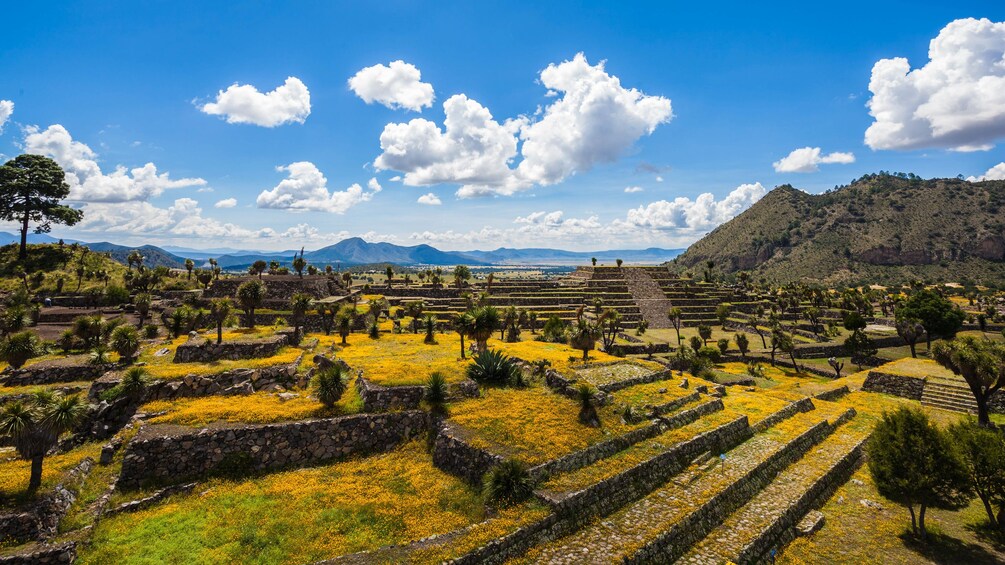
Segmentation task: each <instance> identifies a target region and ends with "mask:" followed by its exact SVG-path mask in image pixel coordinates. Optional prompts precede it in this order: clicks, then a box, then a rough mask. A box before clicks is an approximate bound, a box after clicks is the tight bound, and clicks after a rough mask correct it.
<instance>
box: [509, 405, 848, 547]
mask: <svg viewBox="0 0 1005 565" xmlns="http://www.w3.org/2000/svg"><path fill="white" fill-rule="evenodd" d="M841 417H842V413H841V412H840V411H839V410H835V409H833V408H831V409H826V410H814V411H811V412H806V413H799V414H796V415H794V416H792V417H791V418H788V419H786V420H783V421H781V422H777V423H776V424H775V425H774V426H773V427H772V428H770V429H769V430H767V431H766V432H764V433H760V434H757V435H755V436H753V437H752V438H750V439H749V440H747V441H745V442H743V443H741V444H740V445H739V446H737V447H735V448H733V449H731V450H729V451H728V452H727V454H726V463H725V465H720V464H719V460H718V459H711V460H709V461H707V462H704V463H695V464H692V465H691V466H690V467H688V468H687V469H685V470H684V471H683V472H681V473H679V474H676V476H675V477H674V478H672V480H670V481H668V482H665V483H663V484H662V485H661V486H659V487H658V488H656V489H654V490H652V491H651V492H649V493H648V494H647V495H645V496H644V497H642V498H640V499H638V500H636V501H635V502H633V503H630V504H628V505H625V506H624V507H622V508H620V509H618V510H617V511H615V512H613V513H611V514H610V515H608V516H606V517H603V518H599V519H595V520H594V521H592V522H590V523H588V524H586V525H585V526H584V527H582V528H581V529H579V530H578V531H576V532H574V533H572V534H570V535H567V536H565V537H562V538H559V539H556V540H554V541H551V542H549V543H545V544H543V545H539V546H537V547H535V548H533V549H532V550H531V551H529V552H528V553H527V554H526V555H524V556H523V557H522V558H521V559H520V560H519V562H525V563H541V562H546V563H580V562H587V563H610V562H614V561H622V560H624V561H625V562H646V563H648V562H672V561H674V560H675V559H677V558H679V557H680V556H681V555H682V554H683V553H684V552H685V551H686V550H687V549H689V547H690V546H691V544H692V543H694V542H696V541H698V540H700V539H701V538H703V537H704V536H705V534H706V533H707V532H708V531H710V530H711V529H712V528H714V527H715V526H717V525H718V524H719V523H720V522H721V521H722V520H723V519H725V518H726V517H727V516H728V515H729V514H730V513H731V512H732V511H733V510H735V509H736V508H739V507H740V506H742V505H743V504H745V503H746V502H747V501H748V500H750V498H751V497H753V496H754V495H756V494H757V492H758V491H760V489H761V488H763V487H765V486H766V485H767V484H769V483H770V482H771V480H772V479H773V478H774V477H775V475H777V474H778V472H780V471H781V470H783V469H784V468H785V467H787V466H788V465H789V464H791V463H792V462H793V461H794V460H796V459H798V458H799V457H801V456H802V455H803V454H804V453H806V451H807V450H809V449H810V448H811V447H812V446H813V445H814V444H816V443H818V442H819V441H821V440H822V439H823V438H825V437H826V436H827V435H829V434H830V432H831V431H832V429H833V428H832V426H831V424H829V423H828V420H829V419H830V420H839V419H840V418H841Z"/></svg>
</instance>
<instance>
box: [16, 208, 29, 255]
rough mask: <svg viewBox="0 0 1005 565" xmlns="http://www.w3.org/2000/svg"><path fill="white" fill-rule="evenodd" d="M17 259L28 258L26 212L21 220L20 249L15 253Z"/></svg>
mask: <svg viewBox="0 0 1005 565" xmlns="http://www.w3.org/2000/svg"><path fill="white" fill-rule="evenodd" d="M17 258H18V259H27V258H28V212H25V213H24V218H22V219H21V248H20V249H19V250H18V252H17Z"/></svg>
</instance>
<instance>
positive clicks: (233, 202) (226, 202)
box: [213, 198, 237, 208]
mask: <svg viewBox="0 0 1005 565" xmlns="http://www.w3.org/2000/svg"><path fill="white" fill-rule="evenodd" d="M234 206H237V199H236V198H224V199H223V200H220V201H218V202H217V203H216V204H213V207H214V208H233V207H234Z"/></svg>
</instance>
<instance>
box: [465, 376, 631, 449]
mask: <svg viewBox="0 0 1005 565" xmlns="http://www.w3.org/2000/svg"><path fill="white" fill-rule="evenodd" d="M598 412H599V414H600V421H601V423H602V424H603V427H602V428H599V429H598V428H591V427H589V426H584V425H583V424H580V423H579V419H578V415H579V404H578V403H577V402H576V401H574V400H572V399H570V398H566V397H564V396H562V395H559V394H557V393H554V392H552V391H551V390H549V389H548V388H546V387H544V386H532V387H528V388H522V389H514V388H487V389H485V390H484V391H483V393H482V396H481V398H471V399H467V400H463V401H461V402H458V403H456V404H453V405H452V406H451V407H450V420H451V421H452V422H454V423H456V424H459V425H460V426H462V427H463V428H464V429H465V430H466V431H468V432H470V437H469V438H468V439H469V440H470V441H471V443H472V444H474V445H476V446H478V447H482V448H485V449H488V450H489V451H493V452H500V454H501V455H508V456H513V457H516V458H517V459H520V460H522V461H524V462H525V463H527V464H529V465H536V464H538V463H543V462H545V461H548V460H550V459H554V458H556V457H560V456H562V455H566V454H568V453H572V452H573V451H577V450H580V449H583V448H586V447H588V446H590V445H593V444H595V443H598V442H600V441H603V440H605V439H608V438H610V437H614V436H616V435H621V434H624V433H626V432H628V431H630V430H632V429H634V428H636V427H639V426H640V425H642V424H636V425H626V424H624V423H623V422H622V421H621V417H620V416H619V415H618V414H617V413H615V408H614V407H613V406H611V405H608V406H605V407H602V408H599V409H598ZM503 450H505V451H506V453H502V451H503Z"/></svg>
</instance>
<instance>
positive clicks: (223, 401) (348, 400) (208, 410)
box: [141, 386, 362, 426]
mask: <svg viewBox="0 0 1005 565" xmlns="http://www.w3.org/2000/svg"><path fill="white" fill-rule="evenodd" d="M297 394H300V396H299V397H297V398H293V399H290V400H286V401H283V400H281V399H280V398H279V397H278V396H276V395H274V394H269V393H264V392H259V393H255V394H252V395H249V396H204V397H201V398H187V399H181V400H157V401H154V402H148V403H146V404H144V405H143V406H142V407H141V409H142V410H143V411H144V412H147V413H156V412H163V411H167V414H163V415H161V416H157V417H155V418H152V419H150V423H152V424H181V425H186V426H203V425H206V424H211V423H213V422H243V423H249V424H271V423H273V422H288V421H292V420H304V419H308V418H331V417H333V416H340V415H343V414H354V413H356V412H359V411H360V409H361V408H362V402H361V401H360V398H359V394H358V393H357V392H356V388H355V387H353V386H350V387H349V388H348V389H347V390H346V392H345V394H343V395H342V398H341V399H339V401H338V403H337V404H336V405H335V406H334V407H333V408H332V409H327V408H325V407H324V405H322V404H321V403H320V402H318V401H317V400H315V399H314V398H309V397H308V396H307V392H306V391H298V392H297Z"/></svg>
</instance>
